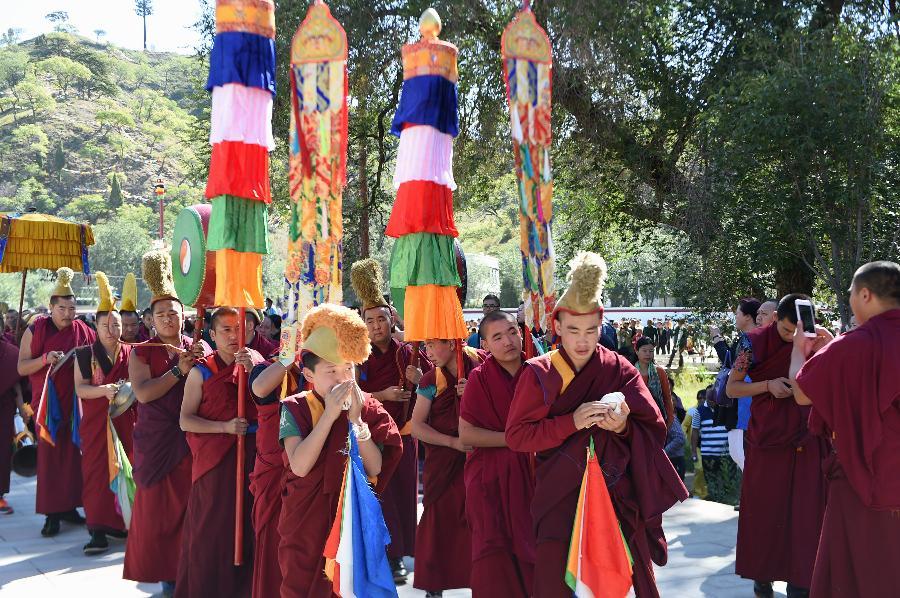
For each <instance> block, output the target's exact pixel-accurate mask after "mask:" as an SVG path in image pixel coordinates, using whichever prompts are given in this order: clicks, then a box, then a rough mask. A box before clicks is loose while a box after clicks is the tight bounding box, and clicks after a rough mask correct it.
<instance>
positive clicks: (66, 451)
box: [18, 289, 97, 536]
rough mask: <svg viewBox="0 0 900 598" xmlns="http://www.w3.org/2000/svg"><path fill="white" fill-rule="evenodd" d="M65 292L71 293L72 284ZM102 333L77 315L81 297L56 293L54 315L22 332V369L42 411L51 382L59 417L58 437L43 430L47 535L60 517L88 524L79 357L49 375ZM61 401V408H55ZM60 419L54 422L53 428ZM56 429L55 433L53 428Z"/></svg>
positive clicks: (40, 506) (41, 488)
mask: <svg viewBox="0 0 900 598" xmlns="http://www.w3.org/2000/svg"><path fill="white" fill-rule="evenodd" d="M63 292H70V289H67V290H66V291H63ZM96 338H97V337H96V335H95V334H94V331H93V330H91V328H90V327H89V326H88V325H87V324H85V323H84V322H82V321H81V320H76V319H75V296H74V295H54V296H53V297H51V298H50V316H49V317H47V316H39V317H37V318H36V319H35V321H34V323H33V324H31V326H29V327H28V330H26V331H25V334H24V335H22V344H21V345H20V347H19V368H18V371H19V374H20V375H22V376H28V377H29V379H30V381H31V403H32V405H34V406H36V407H34V409H35V411H36V412H39V411H40V400H41V393H42V392H43V390H44V387H45V381H46V385H47V387H48V388H47V395H46V400H47V401H48V405H47V409H48V411H49V415H50V419H51V420H52V419H55V418H53V414H54V413H58V414H59V419H58V420H57V421H55V428H56V430H55V438H54V439H53V443H52V444H51V443H49V442H47V441H46V440H45V439H44V438H43V436H42V435H41V434H38V471H37V478H38V479H37V504H36V506H35V510H36V511H37V512H38V513H43V514H45V515H46V516H47V519H46V521H45V522H44V527H43V529H42V530H41V535H43V536H55V535H56V534H58V533H59V522H60V519H62V520H65V521H70V522H73V523H84V519H83V518H82V517H81V515H79V514H78V511H77V509H76V508H77V507H79V506H81V453H80V451H79V447H78V446H77V445H76V444H75V439H74V437H73V430H75V429H77V427H76V426H77V412H76V406H77V405H76V402H75V387H74V367H75V360H74V359H68V360H67V361H66V362H65V365H63V366H62V367H61V368H60V369H59V370H57V371H56V372H55V373H54V374H52V375H51V376H50V377H49V378H47V372H48V371H49V370H51V369H52V368H53V367H54V366H55V365H56V364H57V363H58V362H59V360H61V359H62V358H63V356H64V355H65V354H66V353H67V352H68V351H71V350H73V349H75V347H79V346H82V345H89V344H91V343H93V342H94V340H95V339H96ZM54 403H56V405H58V409H59V410H58V411H56V409H55V408H51V407H52V406H53V404H54ZM53 425H54V424H51V428H52V426H53ZM51 434H52V432H51Z"/></svg>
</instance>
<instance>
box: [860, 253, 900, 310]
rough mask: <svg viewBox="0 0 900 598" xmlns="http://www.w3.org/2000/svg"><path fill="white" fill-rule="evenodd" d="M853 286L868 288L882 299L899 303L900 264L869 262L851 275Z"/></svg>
mask: <svg viewBox="0 0 900 598" xmlns="http://www.w3.org/2000/svg"><path fill="white" fill-rule="evenodd" d="M853 288H855V289H856V290H857V291H859V290H860V289H869V291H870V292H871V293H872V294H873V295H875V296H877V297H878V298H880V299H881V300H883V301H887V302H889V303H894V304H897V305H900V264H897V263H895V262H887V261H882V262H869V263H868V264H865V265H863V266H861V267H860V268H859V270H857V271H856V274H854V275H853Z"/></svg>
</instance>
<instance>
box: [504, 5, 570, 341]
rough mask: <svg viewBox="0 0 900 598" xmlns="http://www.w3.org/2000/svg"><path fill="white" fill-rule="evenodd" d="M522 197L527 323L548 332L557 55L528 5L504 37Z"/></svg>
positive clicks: (553, 296) (553, 299)
mask: <svg viewBox="0 0 900 598" xmlns="http://www.w3.org/2000/svg"><path fill="white" fill-rule="evenodd" d="M500 54H501V56H502V61H503V77H504V80H505V82H506V99H507V102H508V104H509V117H510V128H511V130H512V141H513V143H512V145H513V154H514V156H515V161H516V178H517V179H518V195H519V246H520V250H521V256H522V282H523V285H524V290H523V293H522V300H523V301H524V302H525V324H526V326H527V327H528V328H530V329H540V330H543V331H547V330H549V329H550V327H549V318H550V316H551V314H552V313H553V307H554V306H555V305H556V291H555V290H554V284H553V268H554V261H555V255H554V250H553V239H552V236H551V233H550V228H551V223H552V221H553V173H552V171H551V169H550V142H551V130H550V111H551V96H552V84H551V74H552V68H553V54H552V51H551V48H550V39H549V38H548V37H547V33H546V32H545V31H544V30H543V29H542V28H541V26H540V25H538V24H537V21H535V18H534V13H532V12H531V9H530V8H528V5H527V3H526V7H525V8H524V9H523V10H520V11H519V12H518V13H517V14H516V16H515V18H513V20H512V22H510V24H509V25H507V27H506V29H505V30H504V31H503V35H502V37H501V38H500Z"/></svg>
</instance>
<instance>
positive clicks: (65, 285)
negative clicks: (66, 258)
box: [50, 268, 75, 299]
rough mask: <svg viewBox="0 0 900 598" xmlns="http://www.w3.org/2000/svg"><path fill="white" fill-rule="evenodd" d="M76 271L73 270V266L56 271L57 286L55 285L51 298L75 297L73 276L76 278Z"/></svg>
mask: <svg viewBox="0 0 900 598" xmlns="http://www.w3.org/2000/svg"><path fill="white" fill-rule="evenodd" d="M74 276H75V272H73V271H72V268H60V269H59V270H57V271H56V286H55V287H53V292H52V293H50V298H51V299H52V298H53V297H74V296H75V291H73V290H72V278H74Z"/></svg>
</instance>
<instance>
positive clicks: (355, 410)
mask: <svg viewBox="0 0 900 598" xmlns="http://www.w3.org/2000/svg"><path fill="white" fill-rule="evenodd" d="M348 393H349V395H350V410H349V411H348V412H347V419H349V420H350V421H351V422H353V423H354V424H356V425H358V426H361V425H362V423H363V422H362V407H363V402H364V401H365V399H366V398H365V396H364V395H363V392H362V389H360V387H359V386H358V385H357V384H356V380H351V381H350V386H349V390H348Z"/></svg>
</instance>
